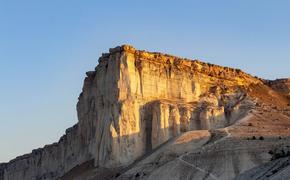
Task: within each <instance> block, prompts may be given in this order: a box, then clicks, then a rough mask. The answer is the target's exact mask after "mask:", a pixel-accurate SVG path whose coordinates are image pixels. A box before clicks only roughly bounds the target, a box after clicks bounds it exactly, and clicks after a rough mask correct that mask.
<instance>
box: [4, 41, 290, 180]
mask: <svg viewBox="0 0 290 180" xmlns="http://www.w3.org/2000/svg"><path fill="white" fill-rule="evenodd" d="M264 83H265V81H261V80H259V79H257V78H254V77H252V76H250V75H248V74H246V73H244V72H242V71H241V70H238V69H232V68H227V67H221V66H217V65H212V64H208V63H203V62H200V61H197V60H188V59H183V58H178V57H175V56H171V55H167V54H161V53H150V52H146V51H139V50H136V49H134V48H133V47H131V46H128V45H124V46H121V47H116V48H113V49H110V53H106V54H103V55H102V56H101V57H100V58H99V64H98V66H97V67H96V68H95V70H94V71H90V72H87V77H86V78H85V80H84V86H83V91H82V93H81V94H80V97H79V102H78V104H77V112H78V120H79V121H78V124H76V125H75V126H74V127H72V128H69V129H67V131H66V134H65V135H64V136H63V137H62V138H61V139H60V140H59V142H58V143H55V144H52V145H48V146H45V147H44V148H41V149H38V150H33V152H32V153H31V154H27V155H24V156H21V157H18V158H16V159H14V160H12V161H10V162H9V163H6V164H0V180H8V179H24V180H25V179H57V178H62V179H71V178H77V177H78V178H80V179H97V178H100V177H101V178H103V179H105V178H112V175H115V173H117V174H116V177H118V178H120V179H122V178H125V179H126V178H132V177H133V178H137V179H138V178H139V179H140V178H141V179H142V178H143V179H146V178H147V177H150V178H151V179H154V178H155V179H156V178H161V177H163V179H168V178H169V177H168V176H164V174H163V175H162V173H165V171H168V169H169V168H170V167H171V168H172V167H175V166H176V169H175V171H172V172H175V174H177V176H171V178H173V179H186V178H185V176H183V174H186V175H187V176H188V179H190V178H196V177H197V176H199V173H202V174H203V175H204V173H205V172H207V173H208V174H207V175H206V176H205V177H204V176H202V177H204V178H203V179H211V178H213V179H214V178H219V177H223V178H232V177H234V176H236V175H237V174H239V173H241V172H243V171H245V170H247V169H249V168H251V167H253V166H254V165H259V164H261V163H263V162H266V161H267V160H268V159H267V158H268V156H266V155H263V156H262V157H260V158H253V159H255V161H256V162H253V163H243V164H242V165H236V164H235V169H234V170H229V172H231V173H229V174H227V175H225V174H221V173H212V172H220V171H222V169H217V168H215V166H218V165H214V164H211V165H212V166H210V167H208V169H207V168H202V170H203V171H205V172H202V171H201V170H200V169H199V168H200V167H205V166H206V164H209V162H210V161H212V160H213V158H212V157H213V156H215V155H217V154H219V153H216V151H212V149H213V148H214V149H217V150H219V151H223V150H224V148H223V147H220V146H219V145H218V144H219V143H220V142H224V141H225V142H227V141H228V137H229V136H230V135H231V137H232V138H234V140H233V141H231V140H230V141H228V144H229V146H228V147H229V148H231V147H232V148H233V149H234V147H235V144H239V142H241V141H240V140H239V139H240V138H241V137H244V138H248V137H246V136H251V135H252V134H253V133H254V132H255V131H256V129H255V128H256V127H259V125H258V126H257V124H255V123H256V121H254V120H253V122H248V121H247V122H246V123H254V124H252V125H251V126H248V124H247V125H244V124H243V123H245V122H244V121H241V119H243V118H247V117H248V116H249V113H251V112H253V110H255V111H258V108H257V107H258V106H261V104H264V105H265V104H267V105H265V107H269V106H270V107H269V109H270V111H271V109H272V107H271V105H273V106H274V105H275V107H276V111H279V112H280V110H281V109H283V108H284V106H287V103H288V102H287V99H286V98H284V97H282V96H281V95H280V94H279V93H277V92H276V91H278V90H279V88H276V89H275V88H273V87H277V86H278V85H275V86H272V85H271V86H270V87H272V88H273V89H274V90H275V91H273V90H271V89H270V88H269V87H268V86H266V85H264ZM266 84H267V85H269V83H266ZM277 89H278V90H277ZM266 93H267V95H263V94H266ZM272 99H275V100H276V101H273V102H272ZM269 104H270V105H269ZM259 111H262V110H261V108H260V110H259ZM285 114H286V116H287V112H286V113H285V112H284V116H285ZM259 123H260V122H259ZM241 124H243V125H241ZM262 124H263V123H262ZM245 126H246V127H250V130H249V128H248V129H246V130H244V129H243V128H244V127H245ZM224 127H229V128H226V129H223V128H224ZM279 127H280V126H279ZM216 129H217V130H216ZM188 131H192V132H194V133H192V134H191V133H189V134H187V135H184V134H183V133H185V132H188ZM230 131H232V132H230ZM198 132H202V133H198ZM234 132H237V133H236V134H235V133H234ZM241 132H243V133H241ZM279 132H281V133H282V131H279ZM255 133H256V134H259V133H260V130H257V132H255ZM190 134H191V135H192V136H189V135H190ZM229 134H230V135H229ZM249 134H250V135H249ZM284 134H287V133H285V132H284ZM179 136H180V137H182V138H181V139H182V140H183V143H178V142H180V141H181V140H180V139H179V140H178V141H177V142H172V141H173V140H174V138H175V137H179ZM188 137H189V139H194V140H190V141H184V140H185V139H186V138H188ZM235 138H238V139H235ZM233 142H235V143H233ZM168 143H169V145H168V148H169V149H166V148H165V147H164V146H165V145H166V144H168ZM170 143H173V144H170ZM176 143H177V144H179V146H176ZM216 144H217V145H216ZM252 144H253V143H252ZM190 145H193V146H190ZM248 146H252V145H251V143H243V147H244V148H247V147H248ZM268 146H270V145H268V144H266V145H265V144H264V145H263V147H265V149H266V148H268ZM164 148H165V150H164ZM180 148H181V149H182V150H180ZM195 149H199V150H198V154H196V152H193V151H195ZM157 150H159V151H161V150H162V151H161V152H162V153H161V154H160V153H158V152H156V151H157ZM185 150H186V151H187V152H185ZM167 151H168V152H170V153H171V155H172V154H174V156H178V157H177V158H173V157H172V156H171V155H170V153H169V154H166V153H165V155H164V154H163V152H167ZM189 151H192V154H190V153H189ZM252 151H253V152H252ZM152 152H153V154H152V155H151V156H149V155H150V154H151V153H152ZM256 152H260V151H256ZM251 153H252V154H255V149H254V150H251V151H249V152H239V151H235V152H232V154H234V155H233V156H232V158H233V159H234V158H235V159H237V158H236V156H238V155H239V154H243V155H244V157H246V158H248V159H251V158H250V156H249V154H251ZM148 156H149V157H148ZM179 156H180V157H179ZM217 156H218V157H217V158H215V160H214V162H215V163H218V162H219V161H224V162H228V159H227V158H228V156H227V154H225V153H224V152H222V153H220V155H217ZM147 157H148V158H149V159H148V158H147ZM251 157H252V156H251ZM146 158H147V159H146ZM156 158H161V160H162V158H163V160H162V161H160V164H159V166H158V168H156V169H151V170H146V171H144V166H143V165H142V162H143V161H146V162H147V161H148V162H150V163H152V162H155V161H156ZM187 158H188V161H184V159H185V160H187ZM190 158H191V159H195V160H194V161H196V162H200V163H199V164H196V165H195V166H197V167H195V166H194V167H195V168H196V169H197V171H196V173H194V172H191V173H189V174H188V173H186V172H183V171H184V170H186V169H184V168H183V166H184V163H185V164H186V163H187V165H189V166H193V165H192V162H193V161H192V160H190ZM134 161H135V163H136V162H140V163H141V165H140V164H139V165H137V166H136V167H133V165H134V164H133V165H132V163H133V162H134ZM175 161H176V163H175ZM167 162H170V163H169V165H168V164H167V165H166V166H165V164H166V163H167ZM180 163H181V166H179V164H180ZM130 164H131V165H130ZM170 164H174V166H173V165H172V166H171V165H170ZM241 166H242V167H241ZM124 167H125V168H124ZM138 167H139V170H138ZM152 167H154V166H152ZM159 167H160V168H159ZM136 168H137V169H136ZM191 168H192V167H191ZM120 169H121V170H120ZM130 169H131V170H130ZM140 169H141V170H142V171H140ZM178 169H180V171H179V170H178ZM181 169H183V170H182V171H181ZM189 169H190V168H189ZM196 169H195V170H196ZM204 169H206V170H204ZM228 169H229V168H228ZM138 173H139V174H138ZM142 173H143V174H142ZM144 173H145V174H147V176H146V175H144ZM148 174H151V175H150V176H148ZM205 174H206V173H205ZM182 177H183V178H182ZM200 177H201V176H200ZM150 178H149V179H150Z"/></svg>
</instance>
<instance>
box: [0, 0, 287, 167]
mask: <svg viewBox="0 0 290 180" xmlns="http://www.w3.org/2000/svg"><path fill="white" fill-rule="evenodd" d="M289 9H290V1H287V0H285V1H283V0H280V1H273V0H272V1H267V0H256V1H253V0H242V1H233V0H228V1H223V0H220V1H201V0H200V1H194V0H190V1H189V0H184V1H177V0H175V1H173V0H171V1H170V0H166V1H165V0H158V1H157V0H146V1H142V2H141V1H133V0H130V1H129V0H123V1H116V0H115V1H113V0H104V1H102V2H101V1H98V0H94V1H90V0H86V1H80V0H79V1H74V0H49V1H39V0H34V1H33V0H25V1H24V0H18V1H15V0H0V84H1V86H0V162H2V161H7V160H10V159H11V158H13V157H15V156H17V155H21V154H23V153H28V152H30V151H31V150H32V149H33V148H38V147H42V146H43V145H44V144H48V143H52V142H54V141H58V138H59V137H60V136H61V135H62V134H63V133H64V131H65V129H66V128H68V127H70V126H72V125H73V124H74V123H76V121H77V118H76V108H75V107H76V103H77V97H78V95H79V93H80V92H81V88H82V83H83V79H84V75H85V72H86V71H89V70H92V69H94V67H95V66H96V65H97V58H98V56H100V54H101V53H102V52H106V51H108V48H110V47H114V46H117V45H120V44H125V43H128V44H132V45H134V46H135V47H136V48H138V49H146V50H150V51H161V52H165V53H170V54H174V55H178V56H182V57H187V58H198V59H202V60H204V61H208V62H211V63H215V64H220V65H225V66H231V67H236V68H240V69H242V70H244V71H246V72H249V73H251V74H253V75H257V76H260V77H263V78H270V79H274V78H282V77H290V11H289Z"/></svg>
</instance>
